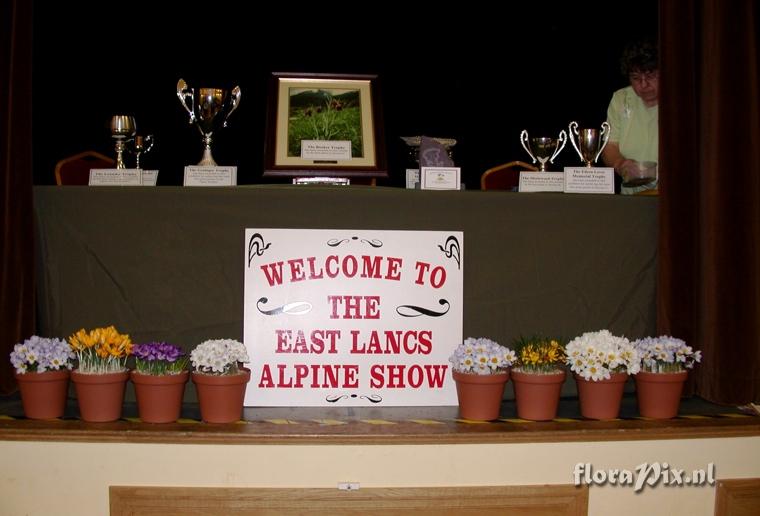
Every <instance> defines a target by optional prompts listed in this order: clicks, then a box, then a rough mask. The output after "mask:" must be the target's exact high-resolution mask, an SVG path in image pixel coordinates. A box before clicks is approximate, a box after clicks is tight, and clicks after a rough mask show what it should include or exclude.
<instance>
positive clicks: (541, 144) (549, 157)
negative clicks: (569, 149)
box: [520, 129, 567, 172]
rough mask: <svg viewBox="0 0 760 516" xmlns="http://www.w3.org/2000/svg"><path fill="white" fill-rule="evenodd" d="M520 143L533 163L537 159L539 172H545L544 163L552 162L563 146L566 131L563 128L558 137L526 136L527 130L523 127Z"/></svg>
mask: <svg viewBox="0 0 760 516" xmlns="http://www.w3.org/2000/svg"><path fill="white" fill-rule="evenodd" d="M520 143H521V144H522V146H523V149H525V152H527V153H528V155H529V156H530V158H531V159H532V160H533V163H535V162H536V161H538V163H539V165H538V169H539V170H540V171H541V172H546V163H547V162H549V163H554V158H556V157H557V156H558V155H559V153H560V152H562V149H564V148H565V144H566V143H567V133H565V131H564V130H562V131H560V132H559V138H549V137H546V136H539V137H536V138H528V131H526V130H524V129H523V132H521V133H520Z"/></svg>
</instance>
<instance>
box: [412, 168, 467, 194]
mask: <svg viewBox="0 0 760 516" xmlns="http://www.w3.org/2000/svg"><path fill="white" fill-rule="evenodd" d="M460 176H461V169H460V168H459V167H422V169H421V170H420V188H421V189H423V190H459V189H460V187H461V185H460Z"/></svg>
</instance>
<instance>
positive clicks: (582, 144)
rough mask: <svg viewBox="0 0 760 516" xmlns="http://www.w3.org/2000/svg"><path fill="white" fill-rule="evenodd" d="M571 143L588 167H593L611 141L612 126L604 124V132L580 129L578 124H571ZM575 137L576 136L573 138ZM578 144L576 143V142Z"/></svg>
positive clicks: (569, 127)
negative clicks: (576, 141)
mask: <svg viewBox="0 0 760 516" xmlns="http://www.w3.org/2000/svg"><path fill="white" fill-rule="evenodd" d="M568 129H569V131H570V142H571V143H572V144H573V147H575V152H577V153H578V156H580V158H581V161H583V162H584V163H585V164H586V166H587V167H593V166H594V163H596V161H597V160H598V159H599V156H601V154H602V151H603V150H604V147H605V146H606V145H607V141H608V140H609V139H610V124H608V123H607V122H602V130H601V131H599V129H578V122H575V121H573V122H570V125H569V126H568ZM573 135H574V136H573ZM576 139H577V140H578V143H575V140H576Z"/></svg>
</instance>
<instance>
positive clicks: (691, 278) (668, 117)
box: [658, 0, 760, 404]
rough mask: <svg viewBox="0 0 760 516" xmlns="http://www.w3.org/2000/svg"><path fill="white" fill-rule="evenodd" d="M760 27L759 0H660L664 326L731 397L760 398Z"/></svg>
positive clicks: (717, 389)
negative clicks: (697, 355) (699, 355)
mask: <svg viewBox="0 0 760 516" xmlns="http://www.w3.org/2000/svg"><path fill="white" fill-rule="evenodd" d="M759 30H760V26H758V4H757V2H756V1H754V0H736V1H731V2H726V1H723V0H695V1H691V0H689V1H675V0H672V1H671V0H661V1H660V55H661V61H660V68H661V70H662V73H661V79H660V170H661V174H660V237H659V249H660V251H659V263H660V272H659V281H658V326H659V330H660V331H661V333H665V334H672V335H674V336H676V337H680V338H683V339H685V340H686V341H687V342H688V343H690V344H692V345H693V346H694V347H696V348H698V349H701V350H702V352H703V363H702V365H699V366H697V367H696V369H695V374H694V380H695V390H696V394H698V395H700V396H702V397H703V398H706V399H708V400H710V401H714V402H717V403H726V404H740V403H747V402H749V401H758V400H760V159H759V157H758V147H759V146H760V75H759V70H758V68H759V61H758V55H759V52H760V49H759V48H758V31H759Z"/></svg>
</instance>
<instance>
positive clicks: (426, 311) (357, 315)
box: [243, 228, 464, 407]
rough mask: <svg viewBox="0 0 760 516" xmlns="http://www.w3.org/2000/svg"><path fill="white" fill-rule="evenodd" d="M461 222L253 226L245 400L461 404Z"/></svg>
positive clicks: (249, 233)
mask: <svg viewBox="0 0 760 516" xmlns="http://www.w3.org/2000/svg"><path fill="white" fill-rule="evenodd" d="M463 258H464V257H463V234H462V232H461V231H373V230H328V229H250V228H249V229H246V232H245V308H244V327H243V341H244V343H245V345H246V348H247V350H248V354H249V356H250V358H251V362H250V364H249V366H250V368H251V381H250V383H249V384H248V388H247V390H246V395H245V405H246V406H269V407H282V406H383V405H384V406H404V405H417V406H420V405H456V404H457V397H456V388H455V386H454V383H453V379H452V377H451V367H450V366H451V364H450V363H449V361H448V359H449V356H451V354H452V353H453V351H454V349H455V348H456V347H457V346H458V345H459V344H460V343H461V341H462V316H463V310H462V308H463V307H462V299H463V295H462V292H463V282H462V277H463V274H462V273H463V268H464V263H463Z"/></svg>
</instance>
